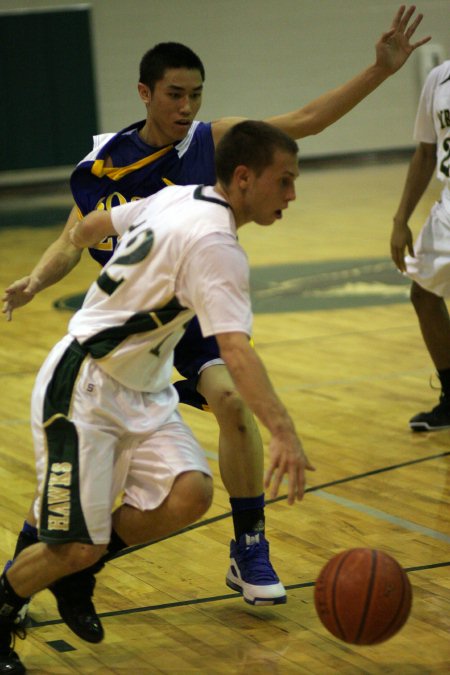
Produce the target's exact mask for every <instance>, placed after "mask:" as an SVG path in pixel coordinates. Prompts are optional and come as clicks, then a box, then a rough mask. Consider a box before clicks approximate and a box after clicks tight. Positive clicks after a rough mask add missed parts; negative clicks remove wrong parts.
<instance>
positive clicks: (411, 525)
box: [315, 490, 450, 544]
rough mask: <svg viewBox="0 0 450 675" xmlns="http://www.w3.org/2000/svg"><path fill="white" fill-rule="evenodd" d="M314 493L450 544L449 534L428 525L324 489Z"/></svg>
mask: <svg viewBox="0 0 450 675" xmlns="http://www.w3.org/2000/svg"><path fill="white" fill-rule="evenodd" d="M315 494H316V495H317V496H319V497H321V498H322V499H326V500H328V501H330V502H334V503H335V504H339V505H340V506H345V507H346V508H348V509H352V510H353V511H359V513H365V514H366V515H368V516H373V517H374V518H378V519H379V520H385V521H386V522H388V523H391V524H392V525H399V526H400V527H402V528H403V529H404V530H410V532H416V533H418V534H424V535H425V536H427V537H433V539H439V540H440V541H444V542H446V543H447V544H450V536H449V535H447V534H444V533H443V532H438V531H437V530H432V529H430V528H429V527H423V526H422V525H418V524H417V523H413V522H411V521H410V520H405V519H404V518H398V517H397V516H393V515H391V514H390V513H386V512H385V511H380V510H379V509H375V508H372V507H371V506H365V505H364V504H361V503H360V502H353V501H351V500H350V499H346V498H345V497H338V496H337V495H333V494H331V493H329V492H325V491H324V490H317V491H316V493H315Z"/></svg>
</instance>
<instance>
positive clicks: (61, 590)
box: [0, 570, 105, 672]
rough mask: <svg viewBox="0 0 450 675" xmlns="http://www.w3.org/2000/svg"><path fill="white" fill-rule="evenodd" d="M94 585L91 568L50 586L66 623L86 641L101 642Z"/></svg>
mask: <svg viewBox="0 0 450 675" xmlns="http://www.w3.org/2000/svg"><path fill="white" fill-rule="evenodd" d="M94 587H95V576H94V575H93V574H92V572H91V571H90V570H82V571H81V572H77V573H76V574H71V575H70V576H67V577H63V578H62V579H59V580H58V581H55V583H54V584H52V585H51V586H50V587H49V589H50V590H51V592H52V593H53V595H54V596H55V598H56V601H57V603H58V611H59V613H60V615H61V618H62V620H63V621H64V623H66V624H67V625H68V626H69V628H70V630H72V631H73V632H74V633H75V635H78V637H80V638H81V639H82V640H86V642H101V641H102V640H103V638H104V637H105V633H104V631H103V626H102V623H101V621H100V619H99V617H98V616H97V612H96V611H95V607H94V603H93V602H92V599H91V598H92V595H93V593H94ZM0 672H1V671H0Z"/></svg>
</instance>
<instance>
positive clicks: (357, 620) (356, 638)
mask: <svg viewBox="0 0 450 675" xmlns="http://www.w3.org/2000/svg"><path fill="white" fill-rule="evenodd" d="M411 602H412V590H411V584H410V582H409V579H408V576H407V574H406V572H405V571H404V570H403V569H402V568H401V566H400V565H399V563H398V562H397V561H396V560H395V558H392V557H391V556H390V555H388V554H387V553H384V552H383V551H379V550H373V549H370V548H353V549H348V550H346V551H342V552H341V553H338V554H337V555H335V556H334V557H333V558H331V560H329V561H328V562H327V563H326V565H325V566H324V567H323V568H322V570H321V572H320V574H319V576H318V578H317V581H316V585H315V589H314V604H315V607H316V611H317V614H318V616H319V619H320V620H321V622H322V623H323V625H324V626H325V628H327V629H328V630H329V631H330V633H332V634H333V635H334V636H335V637H337V638H339V639H340V640H343V641H344V642H348V643H351V644H356V645H374V644H377V643H379V642H384V641H385V640H388V639H389V638H391V637H392V636H393V635H395V633H397V631H399V630H400V628H401V627H402V626H403V625H404V624H405V622H406V620H407V618H408V616H409V612H410V610H411Z"/></svg>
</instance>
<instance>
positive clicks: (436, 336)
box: [411, 281, 450, 370]
mask: <svg viewBox="0 0 450 675" xmlns="http://www.w3.org/2000/svg"><path fill="white" fill-rule="evenodd" d="M411 302H412V304H413V306H414V309H415V310H416V314H417V317H418V319H419V324H420V330H421V332H422V336H423V339H424V342H425V345H426V347H427V349H428V352H429V354H430V356H431V359H432V361H433V363H434V365H435V368H436V370H446V369H447V368H450V318H449V314H448V310H447V306H446V304H445V301H444V299H443V298H440V297H439V296H438V295H434V293H430V292H429V291H426V290H425V289H424V288H422V287H421V286H419V284H416V283H415V282H414V281H413V283H412V286H411Z"/></svg>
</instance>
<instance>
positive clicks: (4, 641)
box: [0, 616, 26, 675]
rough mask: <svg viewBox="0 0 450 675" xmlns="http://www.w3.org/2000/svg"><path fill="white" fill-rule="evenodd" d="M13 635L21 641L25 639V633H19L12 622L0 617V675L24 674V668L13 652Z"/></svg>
mask: <svg viewBox="0 0 450 675" xmlns="http://www.w3.org/2000/svg"><path fill="white" fill-rule="evenodd" d="M15 635H18V636H19V637H20V638H21V639H22V640H23V639H25V633H24V632H22V631H19V629H18V628H17V626H16V625H15V624H14V622H13V620H11V619H9V618H7V617H3V616H2V617H0V674H1V673H5V674H6V673H8V675H22V673H25V672H26V670H25V666H24V665H23V663H22V661H21V660H20V658H19V656H18V654H17V652H15V651H14V637H15Z"/></svg>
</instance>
